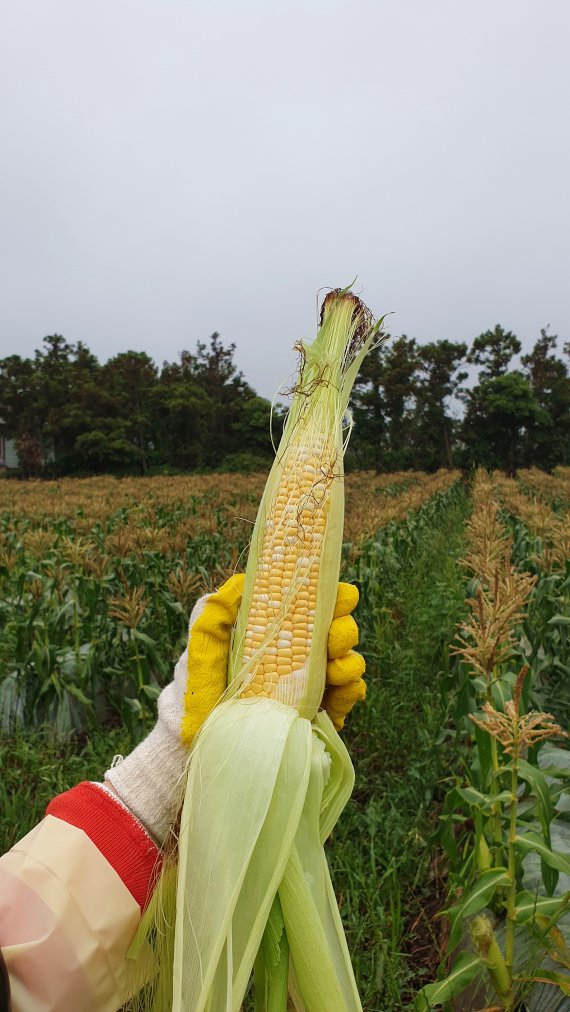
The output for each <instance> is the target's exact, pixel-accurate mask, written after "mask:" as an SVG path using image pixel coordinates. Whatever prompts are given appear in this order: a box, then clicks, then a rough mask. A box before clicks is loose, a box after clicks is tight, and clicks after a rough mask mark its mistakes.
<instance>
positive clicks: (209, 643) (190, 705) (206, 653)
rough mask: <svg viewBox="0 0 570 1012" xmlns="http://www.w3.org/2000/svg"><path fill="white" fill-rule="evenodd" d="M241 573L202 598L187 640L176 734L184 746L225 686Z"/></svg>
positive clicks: (241, 583) (238, 599)
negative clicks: (181, 701) (198, 612)
mask: <svg viewBox="0 0 570 1012" xmlns="http://www.w3.org/2000/svg"><path fill="white" fill-rule="evenodd" d="M244 580H245V576H244V574H243V573H238V574H236V576H231V577H230V579H229V580H226V582H225V583H224V585H223V587H220V589H219V590H218V591H216V593H215V594H211V595H210V596H209V597H208V600H207V601H206V604H205V606H204V610H203V612H202V614H201V615H200V616H199V618H197V619H196V621H195V622H194V624H193V626H192V628H191V630H190V637H189V640H188V661H187V665H186V669H187V672H188V679H187V682H186V691H185V693H184V713H183V716H182V726H181V729H180V738H181V740H182V744H183V745H185V746H186V747H187V748H188V747H189V746H190V745H191V743H192V739H193V738H194V736H195V735H196V734H197V732H198V731H199V730H200V728H201V726H202V724H203V723H204V721H205V720H206V717H207V716H208V715H209V714H210V713H211V711H212V710H213V709H214V706H215V705H216V703H217V702H219V700H220V698H221V696H222V695H223V694H224V692H225V690H226V684H227V675H228V652H229V647H230V641H231V637H232V629H233V626H234V624H235V621H236V618H237V613H238V610H239V606H240V604H241V599H242V594H243V584H244Z"/></svg>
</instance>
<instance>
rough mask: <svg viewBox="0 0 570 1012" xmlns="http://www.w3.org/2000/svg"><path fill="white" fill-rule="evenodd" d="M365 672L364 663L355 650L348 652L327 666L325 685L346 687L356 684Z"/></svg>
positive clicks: (360, 655)
mask: <svg viewBox="0 0 570 1012" xmlns="http://www.w3.org/2000/svg"><path fill="white" fill-rule="evenodd" d="M365 671H366V661H365V660H364V657H363V656H362V654H358V653H357V652H356V650H349V651H348V653H347V654H343V656H342V657H337V658H335V659H334V660H332V661H329V662H328V664H327V685H347V684H348V683H349V682H357V681H358V679H359V678H362V676H363V674H364V672H365Z"/></svg>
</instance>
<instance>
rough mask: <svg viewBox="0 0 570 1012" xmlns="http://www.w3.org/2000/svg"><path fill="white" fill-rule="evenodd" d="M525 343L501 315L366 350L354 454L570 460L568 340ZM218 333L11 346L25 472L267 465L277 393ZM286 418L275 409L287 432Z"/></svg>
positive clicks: (2, 403)
mask: <svg viewBox="0 0 570 1012" xmlns="http://www.w3.org/2000/svg"><path fill="white" fill-rule="evenodd" d="M520 351H521V343H520V341H519V340H518V338H517V337H515V335H514V334H512V333H511V332H510V331H506V330H504V329H503V328H502V327H501V326H499V325H497V326H496V327H495V328H494V329H493V330H488V331H486V332H485V333H484V334H480V335H479V336H478V337H476V338H475V340H474V341H473V342H472V345H471V346H470V347H468V346H467V344H466V343H454V342H451V341H446V340H440V341H434V342H431V343H429V344H423V345H421V344H418V342H417V341H416V340H415V338H409V337H407V336H406V335H403V336H401V337H397V338H395V337H393V338H391V339H390V340H389V341H386V342H385V343H383V344H382V345H380V346H379V347H377V348H376V349H375V350H374V351H372V352H371V353H370V355H369V356H368V357H367V359H366V360H365V362H364V364H363V367H362V369H361V371H360V373H359V375H358V378H357V383H356V386H355V391H354V397H353V401H352V409H353V415H354V420H355V423H356V426H357V438H355V439H354V440H353V442H352V444H351V445H350V447H349V451H348V455H347V466H348V467H351V468H357V467H359V468H367V469H368V468H373V469H376V470H377V471H393V470H406V469H408V468H414V469H418V470H427V471H430V470H435V469H437V468H439V467H472V466H474V465H478V464H482V465H483V466H485V467H498V468H502V469H503V470H506V471H509V472H510V473H513V472H514V471H515V470H516V468H517V467H521V466H524V467H530V466H533V465H534V466H537V467H542V468H545V469H550V468H552V467H554V466H556V465H557V464H569V463H570V376H569V374H568V366H567V363H566V361H565V360H564V359H570V342H566V344H564V346H563V349H562V355H563V356H564V357H559V356H558V355H557V338H556V336H555V335H553V334H549V332H548V329H547V328H546V329H543V330H541V332H540V337H539V338H538V339H537V341H536V343H535V345H534V347H533V349H532V351H531V352H529V354H527V355H523V356H522V357H521V358H520V367H518V368H514V367H513V359H514V357H515V356H517V355H519V354H520ZM234 356H235V345H234V344H230V345H228V346H224V344H223V342H222V340H221V338H220V335H219V334H217V333H215V334H213V335H212V336H211V338H210V339H209V342H207V343H204V342H198V344H197V346H196V350H195V351H194V352H189V351H183V352H182V353H181V354H180V356H179V361H177V362H164V363H163V365H162V367H161V368H159V367H157V365H156V364H155V363H154V362H153V360H152V359H151V358H150V357H149V356H148V355H147V354H146V353H144V352H135V351H127V352H123V353H121V354H118V355H115V356H114V357H113V358H111V359H109V360H108V361H107V362H105V363H103V364H101V363H100V362H99V361H98V359H97V358H96V356H95V355H94V354H93V353H92V352H91V351H90V350H89V348H88V347H87V346H86V345H85V344H83V343H82V342H77V343H76V344H70V343H68V342H67V341H66V340H65V338H64V337H62V336H61V335H59V334H54V335H50V336H49V337H46V338H44V341H43V346H42V348H41V349H39V350H38V351H36V352H35V354H34V357H33V358H22V357H21V356H19V355H10V356H8V357H7V358H4V359H0V432H1V433H3V434H4V435H5V436H6V437H10V438H12V439H14V440H15V444H16V450H17V453H18V457H19V461H20V467H19V470H18V473H19V474H21V475H22V476H24V477H28V476H38V475H45V476H59V475H86V474H96V473H114V474H149V473H157V472H164V471H169V470H171V471H193V470H208V469H212V470H215V469H219V470H235V471H246V470H252V469H254V468H256V467H259V468H265V467H267V465H268V463H269V461H270V460H271V457H272V444H271V439H270V421H271V417H272V409H271V404H270V402H269V401H268V400H267V399H265V398H263V397H260V396H258V395H257V394H256V392H255V390H254V389H253V388H252V387H251V386H250V385H249V384H248V383H247V381H246V379H245V378H244V376H243V374H242V373H241V372H240V371H239V370H238V369H237V366H236V364H235V361H234ZM283 418H284V408H283V407H282V406H280V405H278V406H277V408H276V409H274V410H273V418H272V422H273V433H274V439H275V441H277V440H278V438H279V435H280V431H281V426H282V422H283Z"/></svg>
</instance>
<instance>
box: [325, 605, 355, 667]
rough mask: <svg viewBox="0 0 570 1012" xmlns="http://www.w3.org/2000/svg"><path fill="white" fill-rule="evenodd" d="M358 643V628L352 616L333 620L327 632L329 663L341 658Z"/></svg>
mask: <svg viewBox="0 0 570 1012" xmlns="http://www.w3.org/2000/svg"><path fill="white" fill-rule="evenodd" d="M357 643H358V626H357V624H356V622H355V621H354V619H353V617H352V615H343V616H342V618H334V619H333V620H332V623H331V627H330V630H329V641H328V655H329V659H330V660H331V661H333V660H335V659H336V658H337V657H342V656H343V654H347V653H348V651H349V650H352V648H353V647H355V646H356V644H357Z"/></svg>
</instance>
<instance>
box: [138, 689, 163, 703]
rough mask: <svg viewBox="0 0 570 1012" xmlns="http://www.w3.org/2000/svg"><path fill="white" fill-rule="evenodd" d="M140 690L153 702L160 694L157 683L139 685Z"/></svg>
mask: <svg viewBox="0 0 570 1012" xmlns="http://www.w3.org/2000/svg"><path fill="white" fill-rule="evenodd" d="M141 692H144V694H145V696H146V698H147V699H150V700H151V702H153V703H154V702H155V701H156V700H157V699H158V697H159V696H160V689H159V687H158V685H141Z"/></svg>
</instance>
